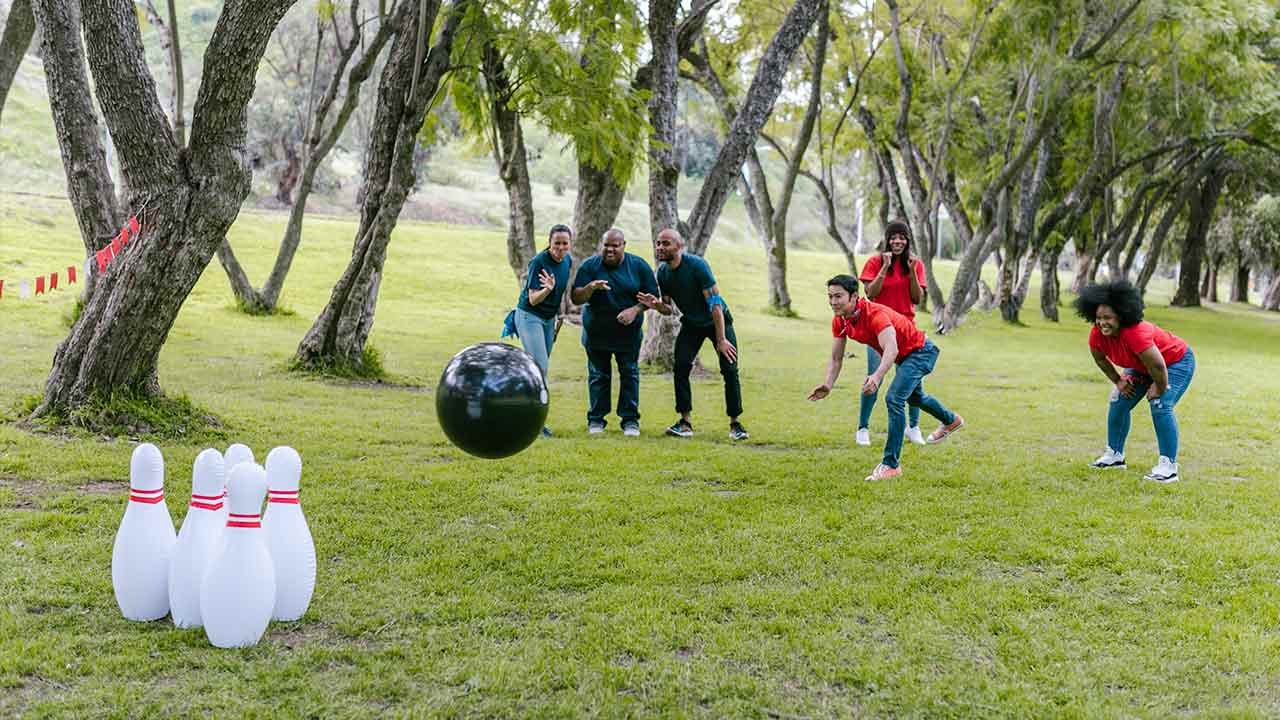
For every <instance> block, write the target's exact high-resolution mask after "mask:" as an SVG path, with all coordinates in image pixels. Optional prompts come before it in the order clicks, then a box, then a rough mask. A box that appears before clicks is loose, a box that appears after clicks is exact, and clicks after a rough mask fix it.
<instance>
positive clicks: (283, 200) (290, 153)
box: [276, 137, 302, 205]
mask: <svg viewBox="0 0 1280 720" xmlns="http://www.w3.org/2000/svg"><path fill="white" fill-rule="evenodd" d="M280 149H281V150H283V151H284V172H282V173H280V178H279V179H278V180H276V202H278V203H280V204H281V205H292V204H293V189H294V188H295V187H297V185H298V181H299V180H301V179H302V158H301V157H299V156H298V148H297V146H296V145H295V144H294V143H293V142H291V140H290V138H288V137H282V138H280Z"/></svg>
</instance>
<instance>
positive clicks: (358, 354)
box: [295, 0, 468, 372]
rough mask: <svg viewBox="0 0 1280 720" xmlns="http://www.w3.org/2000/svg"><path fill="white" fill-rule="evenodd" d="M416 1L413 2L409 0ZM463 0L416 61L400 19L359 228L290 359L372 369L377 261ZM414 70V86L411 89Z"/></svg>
mask: <svg viewBox="0 0 1280 720" xmlns="http://www.w3.org/2000/svg"><path fill="white" fill-rule="evenodd" d="M425 1H426V3H427V7H426V17H425V22H424V23H423V25H424V27H427V28H430V27H433V26H434V25H435V20H436V15H437V14H438V13H439V12H440V3H439V2H438V1H437V0H425ZM409 4H411V5H412V6H413V7H414V8H417V7H419V5H418V2H416V1H413V0H411V1H410V2H409ZM467 4H468V0H454V1H453V3H452V4H451V6H450V10H449V15H448V19H447V20H446V21H445V23H444V26H443V28H442V29H441V30H440V35H439V38H438V39H437V41H436V43H435V45H434V46H432V48H431V50H430V52H428V53H426V57H425V60H424V61H423V63H422V64H421V65H417V64H416V63H415V62H414V59H415V56H416V54H417V53H416V47H415V46H416V44H417V32H416V29H415V27H414V26H413V25H412V24H410V23H405V24H403V25H401V27H400V28H399V30H398V31H397V32H396V36H395V40H394V41H393V42H392V44H391V51H390V54H389V55H388V57H387V63H386V67H385V68H383V71H382V79H381V81H380V82H379V87H378V100H377V111H376V115H375V118H374V124H373V133H372V137H370V139H369V143H368V151H367V154H366V157H365V167H364V184H363V185H362V186H361V188H360V194H359V198H360V225H359V227H358V229H357V230H356V238H355V247H354V248H353V251H352V254H351V261H350V263H349V264H348V265H347V268H346V270H345V271H344V272H343V274H342V277H341V278H339V280H338V282H337V284H336V285H335V286H334V288H333V292H332V293H331V295H330V297H329V303H328V304H327V305H326V306H325V308H324V310H322V311H321V313H320V316H319V317H317V318H316V320H315V323H314V324H312V326H311V329H310V330H309V331H308V332H307V334H306V336H305V337H304V338H303V339H302V342H301V343H300V344H299V345H298V351H297V354H296V356H295V363H296V364H297V365H299V366H301V367H305V368H311V369H321V370H323V369H330V368H334V367H346V368H352V369H355V370H357V371H365V372H369V371H372V370H374V369H375V368H370V367H369V366H368V365H367V364H366V362H365V360H366V354H365V349H366V343H367V341H368V339H369V333H370V331H371V330H372V329H373V319H374V310H375V309H376V306H377V301H378V289H379V286H380V285H381V282H382V266H383V262H384V261H385V260H386V254H387V245H388V244H389V243H390V241H391V232H392V230H394V229H395V226H396V222H397V221H398V220H399V217H400V211H401V210H402V209H403V208H404V203H405V200H406V199H407V198H408V196H409V193H410V192H411V191H412V190H413V186H414V182H415V179H416V174H415V168H414V165H413V153H414V149H415V148H416V147H417V137H418V130H419V129H420V128H421V127H422V123H423V121H424V120H425V119H426V115H427V111H428V109H429V107H430V104H431V100H432V98H433V97H434V96H435V94H436V91H437V90H438V89H439V86H440V81H441V79H442V77H443V76H444V73H445V71H446V70H447V68H448V64H449V55H450V52H451V51H452V48H453V41H454V38H455V36H456V34H457V31H458V26H459V25H460V23H461V21H462V17H463V15H464V14H465V13H466V9H467ZM415 70H416V71H417V74H418V77H419V80H418V84H417V88H416V89H417V92H416V93H413V94H411V93H410V88H411V87H413V85H414V82H413V81H414V76H415Z"/></svg>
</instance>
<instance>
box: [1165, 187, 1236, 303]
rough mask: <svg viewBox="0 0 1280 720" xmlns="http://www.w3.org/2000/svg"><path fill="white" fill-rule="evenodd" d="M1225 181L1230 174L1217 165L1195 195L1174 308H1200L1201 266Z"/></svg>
mask: <svg viewBox="0 0 1280 720" xmlns="http://www.w3.org/2000/svg"><path fill="white" fill-rule="evenodd" d="M1225 181H1226V172H1225V171H1224V170H1223V169H1222V167H1221V166H1220V165H1217V166H1215V169H1214V171H1213V172H1210V173H1209V174H1208V175H1207V176H1206V177H1205V179H1204V182H1203V183H1202V184H1201V186H1200V190H1199V192H1196V193H1193V194H1192V196H1191V206H1190V215H1189V217H1188V218H1187V235H1186V240H1184V241H1183V243H1182V262H1181V266H1180V270H1179V274H1178V290H1177V292H1175V293H1174V294H1173V300H1171V301H1170V302H1169V304H1170V305H1172V306H1174V307H1199V306H1200V287H1199V284H1200V266H1201V265H1202V264H1203V263H1204V254H1205V245H1206V244H1207V237H1208V234H1209V227H1210V226H1211V225H1212V224H1213V213H1214V210H1215V209H1217V206H1218V198H1220V197H1221V196H1222V186H1223V184H1224V183H1225Z"/></svg>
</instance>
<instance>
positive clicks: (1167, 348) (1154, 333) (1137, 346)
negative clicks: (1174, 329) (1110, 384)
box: [1089, 320, 1187, 372]
mask: <svg viewBox="0 0 1280 720" xmlns="http://www.w3.org/2000/svg"><path fill="white" fill-rule="evenodd" d="M1152 345H1154V346H1155V347H1156V349H1157V350H1159V351H1160V356H1161V357H1163V358H1164V364H1165V365H1172V364H1174V363H1176V362H1178V361H1179V360H1181V359H1182V356H1183V355H1186V354H1187V343H1186V341H1185V340H1183V339H1182V338H1180V337H1178V336H1177V335H1174V334H1173V333H1171V332H1169V331H1168V330H1164V329H1163V328H1161V327H1160V326H1159V325H1156V324H1155V323H1149V322H1147V321H1146V320H1143V321H1142V322H1140V323H1138V324H1137V325H1131V326H1129V327H1127V328H1120V334H1119V335H1116V336H1114V337H1107V336H1106V335H1103V334H1102V331H1101V330H1099V329H1098V326H1097V325H1094V326H1093V329H1092V330H1090V331H1089V347H1090V348H1091V349H1093V350H1097V351H1099V352H1101V353H1102V354H1104V355H1106V356H1107V359H1108V360H1110V361H1111V362H1113V363H1115V364H1116V365H1119V366H1120V367H1122V368H1129V369H1130V370H1138V371H1141V372H1145V371H1146V369H1147V366H1146V365H1143V364H1142V359H1141V358H1139V357H1138V353H1140V352H1142V351H1143V350H1146V349H1147V348H1149V347H1151V346H1152Z"/></svg>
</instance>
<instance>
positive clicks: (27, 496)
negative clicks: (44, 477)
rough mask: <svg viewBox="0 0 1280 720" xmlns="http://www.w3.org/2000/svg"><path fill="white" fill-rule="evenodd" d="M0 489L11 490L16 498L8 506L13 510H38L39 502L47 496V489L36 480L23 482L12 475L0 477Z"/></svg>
mask: <svg viewBox="0 0 1280 720" xmlns="http://www.w3.org/2000/svg"><path fill="white" fill-rule="evenodd" d="M0 488H7V489H9V490H12V491H13V493H14V495H16V496H17V497H16V499H15V500H14V503H13V505H11V506H10V507H12V508H13V509H15V510H27V511H34V510H39V509H40V507H41V505H40V501H41V500H43V499H44V498H45V497H46V496H47V495H48V494H49V491H48V489H47V488H46V487H44V485H43V484H42V483H40V482H39V481H38V480H24V479H23V478H19V477H16V476H14V475H0Z"/></svg>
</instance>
